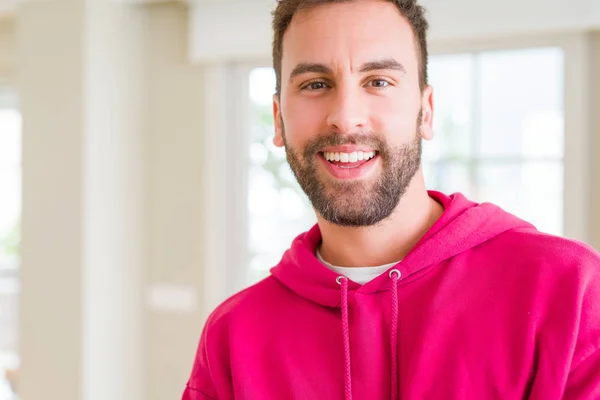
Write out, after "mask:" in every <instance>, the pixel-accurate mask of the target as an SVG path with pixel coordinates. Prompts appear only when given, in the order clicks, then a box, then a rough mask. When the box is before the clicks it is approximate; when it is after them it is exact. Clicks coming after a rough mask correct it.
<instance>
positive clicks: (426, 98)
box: [420, 86, 433, 140]
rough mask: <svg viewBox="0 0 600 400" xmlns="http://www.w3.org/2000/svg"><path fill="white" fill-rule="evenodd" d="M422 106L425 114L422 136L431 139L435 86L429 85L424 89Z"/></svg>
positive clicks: (422, 121) (422, 122)
mask: <svg viewBox="0 0 600 400" xmlns="http://www.w3.org/2000/svg"><path fill="white" fill-rule="evenodd" d="M421 107H422V110H423V116H422V119H421V121H420V123H421V136H422V137H423V139H425V140H431V139H433V88H432V87H431V86H427V87H426V88H425V90H423V95H422V98H421Z"/></svg>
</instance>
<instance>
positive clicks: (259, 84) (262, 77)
mask: <svg viewBox="0 0 600 400" xmlns="http://www.w3.org/2000/svg"><path fill="white" fill-rule="evenodd" d="M274 90H275V74H274V72H273V70H272V69H271V68H257V69H254V70H253V71H252V72H251V74H250V101H251V123H252V129H251V135H252V138H251V139H252V140H251V144H250V163H251V165H250V169H249V182H248V183H249V184H248V190H249V192H248V218H249V221H248V223H249V236H248V247H249V249H248V251H249V260H250V261H249V268H248V277H247V279H248V281H249V282H250V283H252V282H256V281H257V280H259V279H261V278H263V277H264V276H266V275H267V274H268V270H269V268H271V267H273V266H274V265H276V264H277V263H278V262H279V260H280V259H281V256H282V255H283V253H284V251H285V250H286V249H287V248H288V247H289V246H290V244H291V242H292V240H293V239H294V237H296V236H297V235H298V234H300V233H302V232H304V231H306V230H308V229H309V228H310V227H311V226H312V225H313V224H314V223H316V218H315V216H314V213H313V210H312V208H311V207H310V203H309V201H308V198H307V197H306V195H305V194H304V192H303V191H302V189H301V188H300V186H299V185H298V183H297V182H296V179H295V178H294V176H293V174H292V172H291V170H290V168H289V166H288V164H287V161H286V159H285V151H284V150H283V149H281V148H277V147H275V146H274V145H273V134H274V129H275V128H274V126H273V106H272V102H273V92H274Z"/></svg>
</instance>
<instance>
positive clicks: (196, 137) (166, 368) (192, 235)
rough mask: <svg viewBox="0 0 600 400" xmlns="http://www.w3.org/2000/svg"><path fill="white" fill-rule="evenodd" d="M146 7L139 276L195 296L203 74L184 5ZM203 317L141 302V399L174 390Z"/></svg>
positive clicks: (179, 387) (180, 384) (173, 394)
mask: <svg viewBox="0 0 600 400" xmlns="http://www.w3.org/2000/svg"><path fill="white" fill-rule="evenodd" d="M147 12H148V16H147V17H148V19H147V24H146V48H147V49H146V54H147V59H146V65H147V78H146V79H147V88H148V102H149V103H148V111H149V113H148V132H147V141H146V154H147V158H146V174H147V192H146V193H147V195H146V199H147V203H146V207H147V209H148V213H147V221H148V224H149V225H148V232H147V239H146V242H147V244H148V245H147V249H146V255H147V259H148V265H147V276H146V280H147V282H148V285H149V286H150V288H152V287H154V286H155V285H163V284H169V285H171V288H172V290H174V291H175V292H177V291H179V290H182V289H183V291H184V292H185V293H190V294H192V293H193V294H195V296H196V299H197V301H198V302H200V301H201V294H202V289H201V283H202V276H203V275H202V268H203V265H202V258H203V254H202V247H203V246H202V243H203V236H202V221H203V200H202V198H203V186H202V185H203V182H202V181H203V179H202V175H203V159H202V153H203V141H204V140H203V139H204V135H205V134H207V135H217V134H219V132H206V133H205V132H203V131H202V126H203V120H204V118H203V107H204V104H203V97H204V93H203V79H204V74H203V69H202V68H200V67H197V66H192V65H190V64H189V63H188V60H187V45H188V40H187V38H188V36H187V30H188V16H187V9H186V8H184V7H183V6H180V5H179V6H178V5H176V4H168V5H167V4H165V5H154V6H151V7H149V8H148V9H147ZM210 268H219V266H210ZM175 294H176V293H175ZM204 317H205V315H204V310H202V308H201V304H199V303H196V307H195V308H192V309H191V310H186V309H185V308H184V309H182V310H181V311H171V312H169V311H165V310H160V309H151V308H150V309H149V310H148V316H147V327H148V335H147V356H148V364H147V365H148V367H147V397H146V399H147V400H166V399H176V398H178V396H180V394H181V392H182V391H183V388H184V385H185V383H186V381H187V378H188V377H189V374H190V372H191V367H192V363H193V359H194V355H195V350H196V347H197V344H198V339H199V337H200V331H201V329H202V325H203V322H204Z"/></svg>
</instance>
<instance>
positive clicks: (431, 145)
mask: <svg viewBox="0 0 600 400" xmlns="http://www.w3.org/2000/svg"><path fill="white" fill-rule="evenodd" d="M473 59H474V56H473V55H471V54H456V55H444V56H433V57H431V58H430V61H429V83H430V85H431V86H432V87H433V90H434V118H433V121H434V122H433V130H434V140H433V141H429V142H428V141H425V142H424V145H423V158H424V159H425V160H437V159H440V158H451V157H459V158H463V159H464V158H465V157H469V156H470V155H471V149H472V139H471V137H470V135H471V132H472V120H471V115H472V107H471V104H472V101H473V98H472V97H473V96H472V94H473Z"/></svg>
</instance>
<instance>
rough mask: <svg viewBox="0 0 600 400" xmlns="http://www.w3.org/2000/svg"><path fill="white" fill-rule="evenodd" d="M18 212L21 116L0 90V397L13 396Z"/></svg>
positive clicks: (8, 94)
mask: <svg viewBox="0 0 600 400" xmlns="http://www.w3.org/2000/svg"><path fill="white" fill-rule="evenodd" d="M20 216H21V116H20V114H19V111H18V110H17V107H16V99H15V96H14V95H13V94H12V93H11V92H8V91H2V90H0V400H12V399H14V398H15V397H14V393H13V390H12V387H11V385H12V384H14V381H12V379H13V378H12V377H11V371H12V370H14V369H15V368H16V367H18V356H17V350H18V349H17V339H18V335H17V329H18V319H17V317H18V298H19V292H20V287H19V277H18V268H19V241H20Z"/></svg>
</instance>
